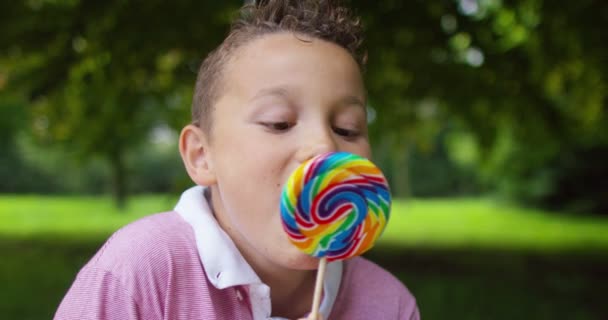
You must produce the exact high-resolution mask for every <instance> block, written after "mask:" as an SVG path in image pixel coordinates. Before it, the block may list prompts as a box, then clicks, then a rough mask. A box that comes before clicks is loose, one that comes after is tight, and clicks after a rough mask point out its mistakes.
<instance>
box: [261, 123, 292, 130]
mask: <svg viewBox="0 0 608 320" xmlns="http://www.w3.org/2000/svg"><path fill="white" fill-rule="evenodd" d="M262 125H263V126H265V127H266V128H268V129H269V130H271V131H273V132H283V131H287V130H289V129H291V127H293V125H292V124H291V123H289V122H287V121H279V122H263V123H262Z"/></svg>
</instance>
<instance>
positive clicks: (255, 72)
mask: <svg viewBox="0 0 608 320" xmlns="http://www.w3.org/2000/svg"><path fill="white" fill-rule="evenodd" d="M224 80H225V83H224V87H225V88H226V89H235V90H239V91H241V92H242V93H244V94H250V95H251V94H256V92H257V91H259V90H262V89H263V88H273V87H287V88H290V87H293V88H300V89H307V90H319V91H324V90H321V89H324V88H322V87H320V86H328V85H329V86H331V87H332V90H333V92H334V93H335V94H349V95H353V94H355V95H358V96H360V97H361V99H364V93H365V90H364V87H363V80H362V77H361V71H360V69H359V66H358V64H357V63H356V61H355V60H354V58H353V57H352V56H351V55H350V53H349V52H348V51H346V50H345V49H344V48H342V47H340V46H338V45H336V44H334V43H331V42H328V41H325V40H322V39H318V38H312V37H309V36H305V35H299V34H294V33H288V32H281V33H274V34H267V35H263V36H260V37H258V38H256V39H254V40H251V41H249V42H248V43H246V44H245V45H243V46H241V47H239V48H238V49H236V51H235V52H233V53H232V55H231V57H230V58H229V60H228V61H227V64H226V65H225V69H224ZM325 89H326V88H325Z"/></svg>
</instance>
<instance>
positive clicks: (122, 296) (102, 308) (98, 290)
mask: <svg viewBox="0 0 608 320" xmlns="http://www.w3.org/2000/svg"><path fill="white" fill-rule="evenodd" d="M150 316H151V315H146V317H145V319H154V318H152V317H150ZM54 319H55V320H88V319H91V320H93V319H99V320H136V319H143V318H142V317H141V314H140V310H139V308H138V305H137V303H136V302H135V300H134V299H133V297H132V296H131V295H130V294H129V292H128V291H127V290H126V289H125V287H124V286H123V285H122V284H121V283H120V281H119V280H118V279H117V278H116V277H114V276H113V275H112V273H110V272H109V271H106V270H101V269H97V268H85V269H83V270H82V271H81V272H80V273H79V274H78V277H77V278H76V280H75V281H74V283H73V284H72V287H71V288H70V290H69V291H68V293H67V295H66V296H65V297H64V298H63V301H62V302H61V305H60V306H59V308H58V310H57V312H56V314H55V317H54Z"/></svg>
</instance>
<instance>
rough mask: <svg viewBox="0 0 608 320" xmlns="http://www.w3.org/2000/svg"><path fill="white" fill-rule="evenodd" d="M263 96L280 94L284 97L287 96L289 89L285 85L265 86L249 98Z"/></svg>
mask: <svg viewBox="0 0 608 320" xmlns="http://www.w3.org/2000/svg"><path fill="white" fill-rule="evenodd" d="M263 96H280V97H283V98H285V97H287V96H289V91H288V90H287V88H285V87H276V88H266V89H262V90H260V91H258V92H257V93H256V94H255V95H254V96H253V98H251V100H255V99H259V98H260V97H263Z"/></svg>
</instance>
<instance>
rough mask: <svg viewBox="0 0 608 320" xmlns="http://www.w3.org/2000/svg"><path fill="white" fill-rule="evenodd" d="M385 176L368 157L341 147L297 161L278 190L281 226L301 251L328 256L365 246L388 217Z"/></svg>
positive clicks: (358, 250)
mask: <svg viewBox="0 0 608 320" xmlns="http://www.w3.org/2000/svg"><path fill="white" fill-rule="evenodd" d="M390 202H391V196H390V193H389V190H388V184H387V182H386V179H385V178H384V176H383V175H382V172H381V171H380V169H378V168H377V167H376V166H375V165H374V164H373V163H372V162H371V161H369V160H367V159H365V158H363V157H360V156H357V155H354V154H350V153H346V152H336V153H327V154H322V155H319V156H316V157H314V158H312V159H310V160H309V161H306V162H304V163H303V164H301V165H300V166H299V167H298V168H297V169H296V170H295V171H294V172H293V173H292V175H291V176H290V177H289V179H288V180H287V183H286V185H285V187H284V188H283V193H282V196H281V219H282V221H283V229H284V230H285V232H286V233H287V235H288V236H289V239H290V240H291V242H292V243H293V244H294V245H295V246H296V247H298V248H299V249H300V250H301V251H303V252H305V253H307V254H309V255H312V256H314V257H318V258H323V257H325V258H327V260H328V261H333V260H341V259H346V258H350V257H354V256H357V255H360V254H362V253H363V252H365V251H367V250H369V249H370V248H371V247H372V246H373V244H374V242H375V240H376V239H377V238H378V237H379V236H380V234H381V233H382V231H383V230H384V227H385V226H386V222H387V221H388V218H389V211H390Z"/></svg>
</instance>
